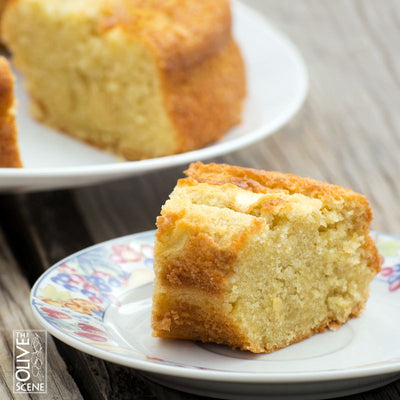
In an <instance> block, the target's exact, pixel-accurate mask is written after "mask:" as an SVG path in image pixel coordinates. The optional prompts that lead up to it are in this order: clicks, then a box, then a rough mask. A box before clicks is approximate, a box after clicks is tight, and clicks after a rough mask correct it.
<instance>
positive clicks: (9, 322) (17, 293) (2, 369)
mask: <svg viewBox="0 0 400 400" xmlns="http://www.w3.org/2000/svg"><path fill="white" fill-rule="evenodd" d="M28 300H29V285H28V283H27V281H26V279H25V278H24V277H23V275H22V274H21V271H20V269H19V267H18V265H17V264H16V262H15V259H14V258H13V256H12V254H11V252H10V250H9V248H8V246H7V244H6V242H5V239H4V236H3V232H2V231H0V398H1V399H13V398H14V396H13V351H12V348H13V329H21V330H24V329H42V328H41V327H40V325H39V324H38V323H37V322H36V320H35V319H34V317H33V314H32V312H31V309H30V305H29V301H28ZM47 343H48V352H47V362H48V375H47V384H48V393H47V394H38V395H33V394H32V395H29V394H18V398H19V399H28V398H38V399H39V398H40V399H66V398H68V399H76V400H78V399H82V396H81V394H80V392H79V389H78V387H77V386H76V384H75V382H74V380H73V379H72V377H71V376H70V374H69V373H68V370H67V367H66V365H65V363H64V361H63V359H62V358H61V356H60V354H59V353H58V351H57V349H56V347H55V344H54V341H53V340H52V339H51V337H50V336H49V337H48V341H47Z"/></svg>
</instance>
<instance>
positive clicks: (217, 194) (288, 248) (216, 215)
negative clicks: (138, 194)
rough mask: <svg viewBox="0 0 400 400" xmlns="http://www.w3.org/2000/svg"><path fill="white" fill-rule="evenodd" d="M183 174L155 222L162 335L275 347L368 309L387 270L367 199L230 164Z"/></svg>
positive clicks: (157, 330)
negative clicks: (377, 279) (372, 233)
mask: <svg viewBox="0 0 400 400" xmlns="http://www.w3.org/2000/svg"><path fill="white" fill-rule="evenodd" d="M186 175H187V176H188V177H187V178H185V179H181V180H179V181H178V184H177V186H176V187H175V189H174V191H173V192H172V194H171V195H170V199H169V200H168V201H167V202H166V204H165V205H164V206H163V208H162V213H161V216H160V217H158V219H157V226H158V229H157V234H156V243H155V260H154V261H155V273H156V279H155V286H154V297H153V311H152V329H153V335H154V336H158V337H162V338H174V339H192V340H200V341H203V342H215V343H222V344H226V345H229V346H231V347H233V348H240V349H243V350H250V351H252V352H255V353H262V352H266V353H268V352H271V351H275V350H277V349H280V348H282V347H285V346H288V345H290V344H292V343H296V342H298V341H300V340H303V339H305V338H308V337H309V336H311V335H313V334H315V333H317V332H323V331H325V330H326V329H327V328H331V329H336V328H338V327H339V326H340V325H342V324H343V323H345V322H346V321H347V320H348V319H349V318H352V317H356V316H358V315H359V313H360V311H361V310H362V309H363V307H364V305H365V302H366V300H367V298H368V295H369V283H370V281H371V280H372V279H373V278H374V276H375V275H376V274H377V272H378V271H379V269H380V260H379V257H378V253H377V250H376V248H375V245H374V243H373V241H372V240H371V238H370V237H369V235H368V233H369V231H368V226H369V224H370V222H371V218H372V214H371V210H370V207H369V204H368V201H367V199H366V198H365V197H364V196H362V195H361V194H358V193H355V192H353V191H351V190H349V189H345V188H342V187H339V186H334V185H330V184H327V183H322V182H318V181H315V180H311V179H308V178H301V177H298V176H295V175H289V174H282V173H279V172H267V171H259V170H254V169H246V168H240V167H234V166H229V165H218V164H209V165H203V164H202V163H195V164H192V165H191V166H190V167H189V169H188V171H186Z"/></svg>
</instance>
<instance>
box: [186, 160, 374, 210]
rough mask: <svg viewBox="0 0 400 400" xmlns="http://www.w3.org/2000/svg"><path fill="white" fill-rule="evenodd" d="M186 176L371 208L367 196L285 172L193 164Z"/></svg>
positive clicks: (221, 183)
mask: <svg viewBox="0 0 400 400" xmlns="http://www.w3.org/2000/svg"><path fill="white" fill-rule="evenodd" d="M185 174H186V175H187V176H188V177H190V178H192V179H195V180H196V181H198V182H206V183H211V184H215V185H223V184H225V183H231V184H234V185H236V186H239V187H241V188H242V189H245V190H249V191H252V192H254V193H267V192H270V191H271V190H279V191H285V192H287V193H290V194H292V193H300V194H303V195H305V196H309V197H313V198H318V199H322V200H330V199H332V200H334V199H336V200H339V199H343V200H346V201H354V202H358V203H360V204H362V205H365V206H366V207H368V208H369V203H368V200H367V199H366V198H365V196H363V195H361V194H359V193H356V192H354V191H353V190H350V189H347V188H344V187H342V186H336V185H332V184H329V183H325V182H320V181H317V180H314V179H310V178H303V177H300V176H297V175H292V174H284V173H282V172H276V171H263V170H258V169H252V168H243V167H236V166H232V165H227V164H215V163H210V164H203V163H201V162H200V161H198V162H196V163H193V164H191V165H190V166H189V169H188V170H187V171H185ZM371 217H372V216H371Z"/></svg>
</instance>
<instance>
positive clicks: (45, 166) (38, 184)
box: [0, 1, 307, 192]
mask: <svg viewBox="0 0 400 400" xmlns="http://www.w3.org/2000/svg"><path fill="white" fill-rule="evenodd" d="M233 14H234V33H235V37H236V38H237V41H238V42H239V44H240V47H241V49H242V52H243V56H244V59H245V62H246V67H247V80H248V96H247V100H246V103H245V107H244V113H243V118H242V123H241V124H240V125H238V126H237V127H235V128H234V129H232V130H231V131H230V132H229V133H228V134H227V135H226V136H225V137H224V138H223V139H222V140H220V141H219V142H217V143H215V144H213V145H210V146H208V147H206V148H203V149H200V150H197V151H191V152H187V153H183V154H178V155H174V156H168V157H160V158H154V159H149V160H143V161H135V162H121V161H120V160H118V159H117V158H116V157H114V156H113V155H110V154H108V153H106V152H102V151H99V150H96V149H95V148H93V147H91V146H88V145H86V144H84V143H81V142H78V141H76V140H74V139H72V138H70V137H68V136H67V135H64V134H62V133H59V132H55V131H53V130H51V129H49V128H47V127H46V126H43V125H41V124H39V123H37V122H36V121H35V120H34V119H32V117H31V115H30V113H29V105H28V97H27V94H26V93H25V91H24V90H23V89H22V83H21V79H18V85H17V86H18V87H17V98H18V101H19V109H18V125H19V132H20V134H19V136H20V144H21V145H20V147H21V153H22V159H23V162H24V165H25V168H24V169H5V168H2V169H0V191H3V192H6V191H34V190H44V189H57V188H71V187H75V186H81V185H89V184H94V183H99V182H103V181H107V180H112V179H118V178H123V177H128V176H132V175H135V174H141V173H144V172H147V171H152V170H156V169H160V168H166V167H171V166H177V165H181V164H187V163H189V162H191V161H197V160H202V159H203V160H204V159H209V158H212V157H216V156H219V155H222V154H225V153H228V152H230V151H233V150H237V149H239V148H241V147H243V146H246V145H249V144H251V143H253V142H255V141H257V140H260V139H261V138H263V137H265V136H267V135H269V134H271V133H273V132H275V131H276V130H277V129H278V128H279V127H281V126H282V125H283V124H284V123H285V122H287V121H288V120H289V119H290V118H291V117H292V116H293V115H294V114H295V113H296V111H297V110H298V109H299V107H300V106H301V104H302V102H303V100H304V98H305V95H306V92H307V73H306V69H305V66H304V63H303V61H302V59H301V56H300V55H299V53H298V52H297V50H296V49H295V47H294V46H293V45H292V44H291V43H290V42H289V41H288V40H287V39H286V38H284V37H283V36H282V35H281V34H280V33H279V32H277V31H276V30H275V29H274V28H273V27H272V26H271V25H269V23H268V22H267V21H266V20H265V19H264V18H263V17H262V16H260V15H259V14H257V13H256V12H255V11H253V10H252V9H250V8H249V7H247V6H245V5H243V4H241V3H240V2H238V1H235V2H234V5H233ZM19 78H20V77H19Z"/></svg>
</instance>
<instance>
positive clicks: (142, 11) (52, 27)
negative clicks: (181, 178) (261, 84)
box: [2, 0, 245, 160]
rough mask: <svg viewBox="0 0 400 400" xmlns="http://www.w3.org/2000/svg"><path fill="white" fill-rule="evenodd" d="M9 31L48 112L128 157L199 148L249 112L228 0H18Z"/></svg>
mask: <svg viewBox="0 0 400 400" xmlns="http://www.w3.org/2000/svg"><path fill="white" fill-rule="evenodd" d="M2 36H3V38H4V41H5V43H6V45H7V47H8V48H9V49H10V51H11V52H12V54H13V57H14V60H15V64H16V65H17V67H19V68H20V70H21V71H22V72H23V74H24V76H25V78H26V86H27V89H28V91H29V93H30V95H31V98H32V103H33V104H32V105H33V107H32V108H33V112H34V115H35V116H36V117H37V118H38V119H39V120H42V121H43V122H45V123H46V124H49V125H51V126H53V127H55V128H57V129H59V130H61V131H64V132H66V133H69V134H71V135H73V136H75V137H77V138H80V139H82V140H84V141H87V142H89V143H91V144H93V145H96V146H98V147H100V148H104V149H108V150H110V151H113V152H115V153H117V154H119V155H121V156H123V157H124V158H126V159H130V160H135V159H141V158H149V157H157V156H163V155H167V154H174V153H179V152H184V151H188V150H192V149H197V148H199V147H202V146H205V145H207V144H208V143H210V142H213V141H215V140H217V139H219V138H220V137H221V136H222V135H223V134H224V133H225V132H226V131H227V130H229V128H231V127H232V126H233V125H235V124H237V123H238V122H239V120H240V113H241V108H242V103H243V99H244V96H245V71H244V65H243V61H242V57H241V54H240V51H239V49H238V47H237V45H236V43H235V42H234V40H233V39H232V34H231V14H230V5H229V2H228V0H218V1H215V0H179V1H178V0H152V1H145V0H86V1H81V0H68V1H66V0H14V1H12V2H11V3H10V4H9V6H8V7H7V9H6V11H5V14H4V17H3V23H2Z"/></svg>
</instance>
